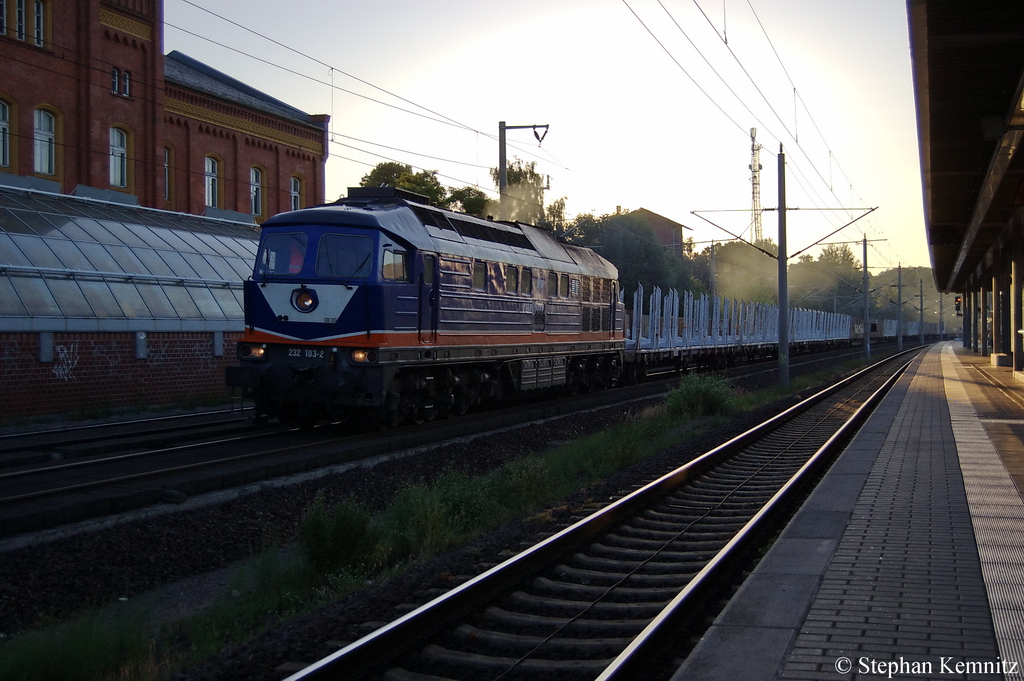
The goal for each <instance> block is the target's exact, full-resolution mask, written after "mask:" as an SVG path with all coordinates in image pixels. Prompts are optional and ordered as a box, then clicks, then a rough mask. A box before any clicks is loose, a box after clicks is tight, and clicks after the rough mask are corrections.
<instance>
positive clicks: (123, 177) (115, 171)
mask: <svg viewBox="0 0 1024 681" xmlns="http://www.w3.org/2000/svg"><path fill="white" fill-rule="evenodd" d="M110 186H111V187H117V188H122V189H123V188H125V187H127V186H128V133H127V132H125V131H124V130H122V129H121V128H111V129H110Z"/></svg>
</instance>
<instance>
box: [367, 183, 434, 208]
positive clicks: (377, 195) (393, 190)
mask: <svg viewBox="0 0 1024 681" xmlns="http://www.w3.org/2000/svg"><path fill="white" fill-rule="evenodd" d="M348 198H350V199H405V200H406V201H409V202H410V203H422V204H423V205H425V206H429V205H430V199H429V198H428V197H426V196H424V195H423V194H417V193H416V192H411V191H409V190H407V189H399V188H398V187H349V188H348Z"/></svg>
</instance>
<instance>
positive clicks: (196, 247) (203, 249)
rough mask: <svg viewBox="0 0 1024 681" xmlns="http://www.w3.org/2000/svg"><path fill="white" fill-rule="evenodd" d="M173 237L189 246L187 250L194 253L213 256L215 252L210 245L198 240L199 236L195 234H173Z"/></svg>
mask: <svg viewBox="0 0 1024 681" xmlns="http://www.w3.org/2000/svg"><path fill="white" fill-rule="evenodd" d="M174 236H176V237H178V238H179V239H181V240H182V241H184V242H185V243H187V244H188V245H189V250H190V251H194V252H196V253H204V254H205V253H209V254H211V255H212V254H214V253H216V252H217V251H215V250H213V247H212V246H210V244H208V243H206V242H205V241H203V240H202V239H200V238H199V235H198V234H196V233H195V232H175V233H174Z"/></svg>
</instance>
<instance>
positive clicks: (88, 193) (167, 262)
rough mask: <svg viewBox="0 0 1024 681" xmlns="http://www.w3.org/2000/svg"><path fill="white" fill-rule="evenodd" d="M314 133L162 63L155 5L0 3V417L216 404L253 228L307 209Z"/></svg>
mask: <svg viewBox="0 0 1024 681" xmlns="http://www.w3.org/2000/svg"><path fill="white" fill-rule="evenodd" d="M326 127H327V116H311V115H308V114H305V113H303V112H302V111H299V110H298V109H295V108H294V107H291V106H289V105H287V104H285V103H284V102H281V101H279V100H276V99H274V98H272V97H270V96H268V95H266V94H264V93H262V92H259V91H258V90H255V89H253V88H251V87H249V86H247V85H245V84H244V83H241V82H239V81H237V80H235V79H233V78H231V77H230V76H227V75H225V74H223V73H221V72H219V71H217V70H216V69H213V68H211V67H209V66H207V65H205V64H202V63H200V62H198V61H196V60H194V59H191V58H189V57H188V56H186V55H183V54H180V53H177V52H172V53H171V54H168V55H166V56H165V55H164V54H163V3H162V0H63V1H61V2H58V1H57V0H0V425H3V424H6V423H10V422H12V421H17V420H20V419H23V418H35V417H39V416H43V415H50V414H67V413H78V414H81V415H90V414H97V413H103V412H106V411H109V410H119V409H138V408H140V407H143V406H158V405H168V404H195V403H199V402H201V401H203V400H205V399H209V398H213V399H221V398H224V397H225V396H226V395H227V393H228V390H227V388H226V387H225V384H224V367H225V366H227V365H229V364H234V363H235V361H236V360H235V340H236V339H237V337H238V336H240V335H241V331H242V326H243V314H242V295H241V282H242V280H243V279H245V278H246V277H247V276H249V275H250V274H251V272H252V262H253V259H254V257H255V252H256V240H257V239H258V236H259V235H258V228H257V227H256V225H254V224H253V222H254V219H255V222H261V221H262V219H263V218H265V217H269V216H270V215H273V214H275V213H279V212H282V211H286V210H290V209H293V208H299V207H304V206H307V205H315V204H318V203H322V202H323V195H324V177H323V174H324V162H325V160H326V154H327V131H326ZM167 211H172V212H167ZM189 213H191V214H192V215H189ZM200 215H201V216H204V217H199V216H200Z"/></svg>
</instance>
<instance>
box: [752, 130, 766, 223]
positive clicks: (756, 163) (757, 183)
mask: <svg viewBox="0 0 1024 681" xmlns="http://www.w3.org/2000/svg"><path fill="white" fill-rule="evenodd" d="M750 188H751V192H752V195H753V197H752V201H753V203H752V204H751V207H750V212H751V215H752V216H753V218H754V219H753V229H752V233H753V237H754V243H757V242H759V241H761V239H762V238H763V237H762V234H761V145H760V144H758V143H757V128H751V129H750Z"/></svg>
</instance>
